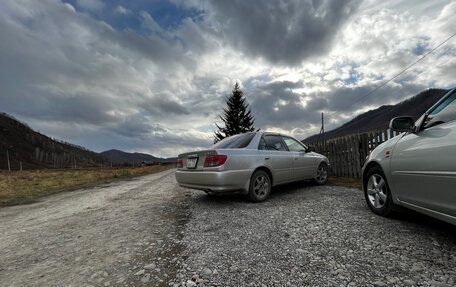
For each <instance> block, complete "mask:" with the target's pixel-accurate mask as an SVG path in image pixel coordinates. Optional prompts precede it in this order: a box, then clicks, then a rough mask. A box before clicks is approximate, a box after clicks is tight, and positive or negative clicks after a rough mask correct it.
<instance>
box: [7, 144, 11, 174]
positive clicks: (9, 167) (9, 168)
mask: <svg viewBox="0 0 456 287" xmlns="http://www.w3.org/2000/svg"><path fill="white" fill-rule="evenodd" d="M6 161H7V162H8V171H11V165H10V160H9V151H8V149H6Z"/></svg>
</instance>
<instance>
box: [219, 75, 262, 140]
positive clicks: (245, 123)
mask: <svg viewBox="0 0 456 287" xmlns="http://www.w3.org/2000/svg"><path fill="white" fill-rule="evenodd" d="M226 105H227V107H226V108H225V109H223V115H222V116H220V119H221V120H222V121H223V123H224V127H220V126H219V125H218V124H215V125H216V126H217V128H218V131H216V132H215V136H214V143H216V142H218V141H220V140H222V139H224V138H226V137H229V136H232V135H236V134H240V133H246V132H253V131H254V130H255V128H254V127H253V122H254V118H253V116H252V112H251V111H250V109H249V105H248V104H247V102H246V101H245V98H244V93H243V92H242V91H241V89H240V87H239V84H238V83H236V85H234V88H233V91H232V92H231V95H230V96H229V97H228V98H227V99H226Z"/></svg>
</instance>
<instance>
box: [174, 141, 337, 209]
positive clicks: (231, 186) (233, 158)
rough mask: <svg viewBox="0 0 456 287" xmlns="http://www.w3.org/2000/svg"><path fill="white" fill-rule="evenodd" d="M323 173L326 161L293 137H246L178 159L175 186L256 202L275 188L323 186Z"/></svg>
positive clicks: (182, 155) (326, 171)
mask: <svg viewBox="0 0 456 287" xmlns="http://www.w3.org/2000/svg"><path fill="white" fill-rule="evenodd" d="M328 167H329V161H328V159H327V158H326V157H324V156H323V155H321V154H318V153H315V152H313V150H312V149H310V148H308V147H306V146H305V145H304V144H302V143H301V142H300V141H298V140H297V139H295V138H293V137H290V136H285V135H280V134H277V133H268V132H251V133H245V134H239V135H235V136H231V137H228V138H226V139H223V140H222V141H220V142H218V143H217V144H216V145H214V146H213V147H212V148H211V149H210V150H203V151H195V152H190V153H184V154H181V155H179V157H178V160H177V171H176V180H177V182H178V183H179V185H180V186H183V187H187V188H192V189H199V190H203V191H206V192H208V193H218V192H240V193H243V194H247V195H248V197H249V199H250V200H251V201H253V202H260V201H263V200H265V199H266V198H267V197H268V196H269V194H270V193H271V188H272V187H273V186H275V185H279V184H284V183H289V182H293V181H299V180H304V179H313V180H314V181H315V183H316V184H319V185H322V184H325V183H326V181H327V179H328Z"/></svg>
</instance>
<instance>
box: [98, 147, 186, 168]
mask: <svg viewBox="0 0 456 287" xmlns="http://www.w3.org/2000/svg"><path fill="white" fill-rule="evenodd" d="M101 155H103V156H104V157H106V158H107V159H109V160H110V161H112V164H113V165H138V164H141V163H143V162H145V163H146V164H157V163H175V162H176V161H177V158H173V157H172V158H159V157H155V156H152V155H150V154H146V153H138V152H135V153H128V152H124V151H120V150H116V149H111V150H108V151H104V152H102V153H101Z"/></svg>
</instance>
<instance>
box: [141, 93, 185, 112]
mask: <svg viewBox="0 0 456 287" xmlns="http://www.w3.org/2000/svg"><path fill="white" fill-rule="evenodd" d="M141 107H142V108H143V109H144V110H146V111H147V112H149V113H151V114H154V115H161V116H166V115H188V114H190V111H189V110H188V109H187V108H186V107H185V106H184V105H182V104H181V103H179V102H178V101H176V100H174V99H172V98H171V95H169V94H158V95H155V96H154V97H153V98H145V99H144V102H143V104H142V105H141Z"/></svg>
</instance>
